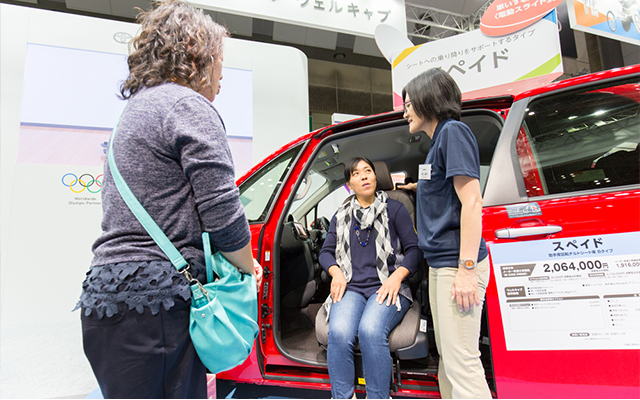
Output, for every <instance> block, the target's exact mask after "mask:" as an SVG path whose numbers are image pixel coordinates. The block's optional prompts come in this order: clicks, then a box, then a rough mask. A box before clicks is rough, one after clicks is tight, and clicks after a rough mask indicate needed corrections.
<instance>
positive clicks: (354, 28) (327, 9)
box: [190, 0, 407, 38]
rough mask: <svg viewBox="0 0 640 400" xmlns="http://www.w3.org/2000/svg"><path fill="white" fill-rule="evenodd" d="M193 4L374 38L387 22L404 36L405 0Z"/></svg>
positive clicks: (201, 0)
mask: <svg viewBox="0 0 640 400" xmlns="http://www.w3.org/2000/svg"><path fill="white" fill-rule="evenodd" d="M190 3H191V4H193V5H194V6H196V7H201V8H206V9H209V10H215V11H221V12H226V13H229V14H236V15H244V16H247V17H256V18H261V19H268V20H271V21H277V22H284V23H288V24H293V25H301V26H306V27H309V28H316V29H325V30H330V31H336V32H341V33H347V34H352V35H357V36H364V37H370V38H373V37H374V31H375V29H376V26H378V25H379V24H388V25H391V26H393V27H394V28H396V29H397V30H399V31H400V32H402V33H403V34H404V35H405V36H406V35H407V20H406V19H407V17H406V15H405V10H404V0H349V1H347V0H278V1H275V0H269V1H264V0H244V1H229V0H195V1H190Z"/></svg>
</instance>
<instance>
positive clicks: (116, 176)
mask: <svg viewBox="0 0 640 400" xmlns="http://www.w3.org/2000/svg"><path fill="white" fill-rule="evenodd" d="M119 123H120V120H118V123H117V124H116V126H115V128H113V133H112V134H111V140H110V142H109V154H108V159H109V168H110V169H111V175H112V176H113V180H114V182H115V184H116V187H117V188H118V192H120V196H122V199H123V200H124V202H125V203H127V206H129V209H130V210H131V212H132V213H133V215H135V216H136V218H137V219H138V221H140V224H142V226H143V227H144V229H146V230H147V232H148V233H149V236H151V238H153V240H154V241H155V242H156V243H157V244H158V246H159V247H160V249H161V250H162V251H163V252H164V254H166V255H167V257H169V260H171V264H173V266H174V267H175V268H176V269H177V270H178V272H180V271H181V270H182V269H183V268H185V267H187V266H188V265H189V264H188V263H187V260H185V259H184V257H182V254H180V252H179V251H178V249H176V247H175V246H174V245H173V243H171V240H169V238H168V237H167V235H165V234H164V232H162V229H160V227H159V226H158V224H156V221H154V220H153V218H151V216H150V215H149V213H148V212H147V210H145V209H144V207H143V206H142V204H140V202H139V201H138V199H137V198H136V196H135V195H134V194H133V192H132V191H131V189H130V188H129V185H127V182H125V180H124V179H123V178H122V175H121V174H120V171H119V170H118V166H117V165H116V160H115V157H114V155H113V142H114V141H115V137H116V130H117V129H118V124H119ZM207 239H208V236H207Z"/></svg>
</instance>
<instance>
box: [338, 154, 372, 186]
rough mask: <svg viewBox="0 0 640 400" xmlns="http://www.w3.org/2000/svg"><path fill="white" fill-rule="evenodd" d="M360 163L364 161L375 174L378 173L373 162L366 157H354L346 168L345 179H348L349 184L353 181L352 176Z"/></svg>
mask: <svg viewBox="0 0 640 400" xmlns="http://www.w3.org/2000/svg"><path fill="white" fill-rule="evenodd" d="M360 161H364V162H366V163H367V164H369V166H370V167H371V169H372V170H373V173H374V174H375V173H376V167H375V166H374V165H373V161H371V160H369V159H368V158H366V157H353V158H352V159H351V160H349V162H348V163H347V165H345V166H344V179H346V181H347V182H349V181H350V180H351V174H353V171H354V170H355V169H356V167H357V166H358V164H359V163H360Z"/></svg>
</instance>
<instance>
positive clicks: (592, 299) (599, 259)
mask: <svg viewBox="0 0 640 400" xmlns="http://www.w3.org/2000/svg"><path fill="white" fill-rule="evenodd" d="M639 242H640V233H638V232H630V233H618V234H608V235H596V236H581V237H568V238H558V239H552V240H546V239H545V240H532V241H524V242H519V243H501V244H493V245H491V246H490V253H491V258H492V261H493V267H494V272H495V278H496V288H497V291H498V298H499V301H500V309H501V316H502V323H503V326H504V335H505V340H506V344H507V350H509V351H512V350H516V351H519V350H534V351H535V350H612V349H623V350H631V349H640V252H639V251H638V243H639Z"/></svg>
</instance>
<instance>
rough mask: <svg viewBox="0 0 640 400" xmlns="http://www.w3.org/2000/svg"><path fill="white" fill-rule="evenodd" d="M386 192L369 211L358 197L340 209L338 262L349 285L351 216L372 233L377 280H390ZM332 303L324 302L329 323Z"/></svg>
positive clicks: (398, 262)
mask: <svg viewBox="0 0 640 400" xmlns="http://www.w3.org/2000/svg"><path fill="white" fill-rule="evenodd" d="M388 198H389V196H387V193H385V192H383V191H379V192H376V195H375V200H374V201H373V204H372V205H371V206H369V207H367V208H363V207H362V206H361V205H360V203H359V202H358V199H357V197H356V196H353V198H352V199H351V201H348V202H346V203H345V204H343V205H341V206H340V208H338V212H337V213H336V261H337V262H338V266H339V267H340V270H341V271H342V273H343V274H344V277H345V279H346V280H347V282H351V277H352V275H353V271H352V267H351V240H350V238H351V232H350V231H351V228H352V221H351V216H352V214H353V216H354V217H355V220H356V223H357V224H358V225H359V227H360V232H361V233H364V231H366V230H367V229H372V230H373V235H374V237H375V246H376V268H377V270H378V278H380V282H382V283H384V282H385V281H386V280H387V278H388V277H389V267H388V266H387V260H388V259H389V256H390V255H392V254H393V253H394V249H393V246H392V245H391V236H390V234H389V214H388V213H387V199H388ZM403 259H404V256H403V255H402V254H397V255H396V262H395V266H396V268H397V267H398V266H400V265H402V260H403ZM332 303H333V300H332V299H331V296H329V297H328V298H327V300H326V301H325V302H324V307H325V310H326V312H327V320H328V319H329V310H330V308H331V304H332ZM396 307H398V311H400V308H401V307H400V298H398V300H397V301H396Z"/></svg>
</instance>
